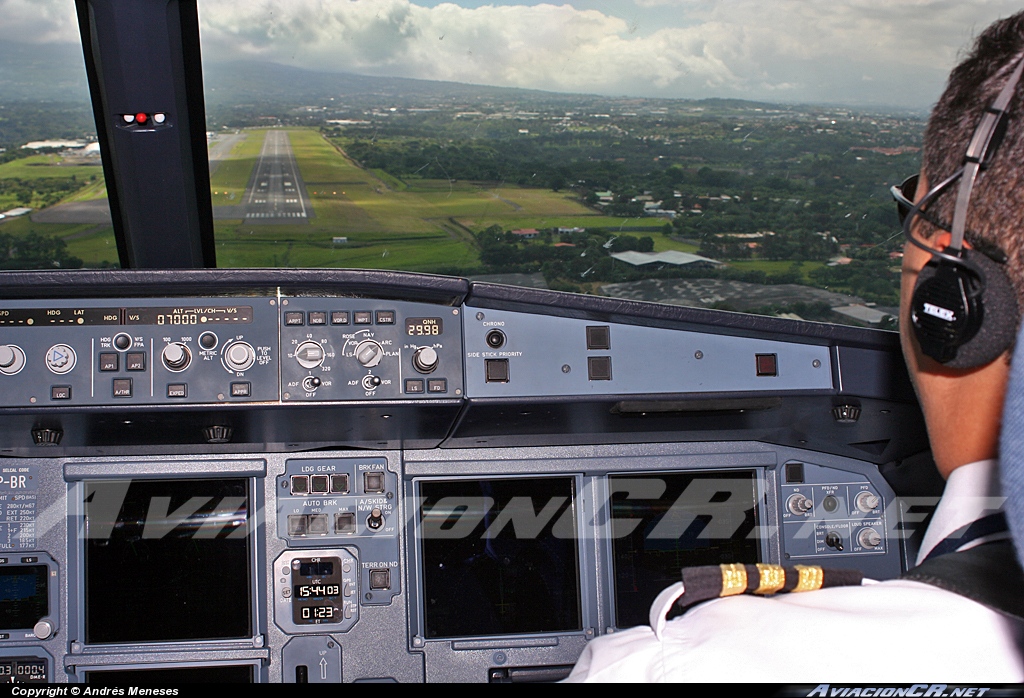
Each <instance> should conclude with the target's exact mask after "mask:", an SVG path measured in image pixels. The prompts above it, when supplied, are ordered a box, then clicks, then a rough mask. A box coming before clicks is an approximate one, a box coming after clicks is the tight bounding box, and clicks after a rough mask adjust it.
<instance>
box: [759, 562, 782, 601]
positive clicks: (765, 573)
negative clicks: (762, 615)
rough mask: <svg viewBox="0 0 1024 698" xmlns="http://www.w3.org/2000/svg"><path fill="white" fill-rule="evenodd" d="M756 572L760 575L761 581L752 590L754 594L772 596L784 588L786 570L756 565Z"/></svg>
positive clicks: (774, 566) (762, 564) (780, 566)
mask: <svg viewBox="0 0 1024 698" xmlns="http://www.w3.org/2000/svg"><path fill="white" fill-rule="evenodd" d="M757 570H758V572H760V573H761V580H760V582H759V583H758V585H757V589H755V590H754V593H755V594H774V593H775V592H777V591H782V588H783V587H784V586H786V570H785V568H783V567H782V565H767V564H764V563H761V562H759V563H757Z"/></svg>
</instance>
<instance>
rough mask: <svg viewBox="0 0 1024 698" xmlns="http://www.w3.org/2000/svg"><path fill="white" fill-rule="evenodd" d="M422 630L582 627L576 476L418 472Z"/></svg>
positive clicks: (469, 632) (465, 632)
mask: <svg viewBox="0 0 1024 698" xmlns="http://www.w3.org/2000/svg"><path fill="white" fill-rule="evenodd" d="M419 490H420V491H419V493H420V497H421V502H422V503H421V505H420V509H419V527H418V529H417V535H418V536H419V539H420V540H419V545H420V549H421V551H422V559H423V613H424V623H425V626H426V635H427V637H466V636H473V635H504V634H513V633H544V632H562V631H571V630H579V629H581V627H582V615H581V607H580V570H579V548H578V541H577V526H576V504H575V502H576V481H575V479H574V478H571V477H551V478H509V479H496V480H468V479H467V480H453V481H444V482H441V481H423V482H421V483H420V486H419Z"/></svg>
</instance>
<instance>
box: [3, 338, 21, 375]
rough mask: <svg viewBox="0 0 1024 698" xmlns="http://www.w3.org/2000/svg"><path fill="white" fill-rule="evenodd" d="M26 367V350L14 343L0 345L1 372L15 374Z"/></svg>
mask: <svg viewBox="0 0 1024 698" xmlns="http://www.w3.org/2000/svg"><path fill="white" fill-rule="evenodd" d="M24 367H25V352H23V351H22V350H21V347H19V346H16V345H14V344H2V345H0V373H2V374H4V375H7V376H13V375H14V374H15V373H17V372H18V371H20V370H21V369H23V368H24Z"/></svg>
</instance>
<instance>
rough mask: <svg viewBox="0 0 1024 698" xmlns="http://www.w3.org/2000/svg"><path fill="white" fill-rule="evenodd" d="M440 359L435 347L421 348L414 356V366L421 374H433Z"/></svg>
mask: <svg viewBox="0 0 1024 698" xmlns="http://www.w3.org/2000/svg"><path fill="white" fill-rule="evenodd" d="M438 362H439V358H438V356H437V351H435V350H434V348H433V347H420V348H419V349H417V350H416V351H415V352H413V355H412V366H413V368H415V369H416V370H417V371H419V372H420V373H433V372H434V369H436V368H437V364H438Z"/></svg>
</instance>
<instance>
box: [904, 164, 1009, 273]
mask: <svg viewBox="0 0 1024 698" xmlns="http://www.w3.org/2000/svg"><path fill="white" fill-rule="evenodd" d="M959 173H960V171H958V172H957V173H954V175H953V176H952V177H950V178H948V179H947V180H946V181H945V182H943V183H942V184H940V185H939V186H938V187H936V188H935V189H932V190H931V191H929V192H928V193H927V194H925V196H924V197H922V199H927V198H930V197H931V198H934V197H935V196H936V195H938V194H939V193H940V192H941V191H942V190H943V189H945V187H946V185H948V184H951V183H952V182H953V181H954V180H955V179H956V177H957V176H958V175H959ZM920 181H921V175H920V174H915V175H911V176H909V177H907V178H906V179H905V180H903V182H902V183H900V184H894V185H893V186H891V187H889V193H890V194H892V198H893V199H894V200H895V201H896V215H897V217H898V218H899V221H900V226H901V227H902V228H903V230H904V233H905V234H907V239H908V240H910V242H913V243H914V244H915V245H917V246H918V247H921V248H922V249H924V250H927V251H929V252H931V253H933V254H938V255H939V256H942V257H946V255H945V254H942V253H940V252H938V251H937V250H933V249H931V248H928V247H926V246H924V245H922V244H921V243H920V242H919V241H918V240H916V239H914V238H913V236H911V235H909V230H908V226H907V216H909V215H910V212H911V211H914V210H915V204H914V197H915V196H916V195H917V185H918V183H919V182H920ZM922 205H924V204H923V203H922ZM915 215H916V216H917V217H918V218H921V219H922V220H925V221H927V222H928V223H931V224H932V225H934V226H935V227H936V228H938V229H939V230H946V231H948V230H950V229H951V227H952V226H951V225H950V224H949V223H947V222H945V221H943V220H941V219H939V218H935V217H934V216H932V215H931V214H929V213H928V212H927V211H925V210H922V209H920V208H918V209H916V211H915ZM967 235H968V236H969V237H971V238H973V239H974V240H975V241H977V242H976V243H975V245H974V247H975V249H977V250H978V251H979V252H981V253H982V254H984V255H985V256H986V257H989V258H990V259H992V261H994V262H997V263H999V264H1004V263H1005V262H1006V260H1007V256H1006V253H1005V252H1003V250H1002V249H1000V248H999V247H998V246H996V245H994V244H992V243H990V242H988V241H986V240H984V239H983V238H981V237H980V236H978V235H974V234H973V233H972V232H971V231H970V230H968V231H967Z"/></svg>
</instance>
